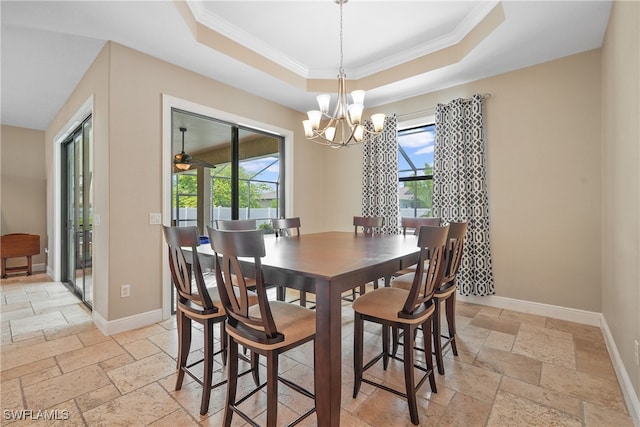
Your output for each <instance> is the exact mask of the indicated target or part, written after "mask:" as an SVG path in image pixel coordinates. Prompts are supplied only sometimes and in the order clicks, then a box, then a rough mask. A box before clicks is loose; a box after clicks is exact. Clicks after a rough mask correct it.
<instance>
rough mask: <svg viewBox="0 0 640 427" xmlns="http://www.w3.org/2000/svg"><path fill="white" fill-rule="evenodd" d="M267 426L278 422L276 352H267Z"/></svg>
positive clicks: (272, 426) (273, 425)
mask: <svg viewBox="0 0 640 427" xmlns="http://www.w3.org/2000/svg"><path fill="white" fill-rule="evenodd" d="M266 357H267V427H276V425H277V424H278V354H277V353H276V352H275V351H270V352H268V353H267V356H266Z"/></svg>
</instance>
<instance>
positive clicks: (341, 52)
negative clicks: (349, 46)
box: [339, 1, 344, 74]
mask: <svg viewBox="0 0 640 427" xmlns="http://www.w3.org/2000/svg"><path fill="white" fill-rule="evenodd" d="M342 3H343V2H342V1H341V2H340V70H339V71H340V74H342V73H344V68H343V63H342V60H343V45H342V38H343V37H342Z"/></svg>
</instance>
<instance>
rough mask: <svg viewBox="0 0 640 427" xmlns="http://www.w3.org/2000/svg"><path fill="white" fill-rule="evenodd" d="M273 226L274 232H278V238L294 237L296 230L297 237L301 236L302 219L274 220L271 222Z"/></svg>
mask: <svg viewBox="0 0 640 427" xmlns="http://www.w3.org/2000/svg"><path fill="white" fill-rule="evenodd" d="M271 225H272V226H273V228H274V230H276V237H280V236H293V235H294V234H293V233H294V230H295V235H296V236H299V235H300V218H299V217H295V218H278V219H275V218H273V219H272V220H271Z"/></svg>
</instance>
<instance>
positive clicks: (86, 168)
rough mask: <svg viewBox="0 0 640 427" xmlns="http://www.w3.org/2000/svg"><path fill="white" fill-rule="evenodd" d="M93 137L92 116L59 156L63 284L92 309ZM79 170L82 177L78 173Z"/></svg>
mask: <svg viewBox="0 0 640 427" xmlns="http://www.w3.org/2000/svg"><path fill="white" fill-rule="evenodd" d="M92 133H93V122H92V116H91V115H89V116H88V117H87V118H86V119H85V120H83V122H82V123H81V124H80V125H79V126H78V127H76V128H75V129H74V130H73V131H72V132H71V133H70V134H69V136H68V137H67V138H65V139H64V141H63V142H62V144H61V156H60V160H61V162H60V164H61V169H60V179H61V200H62V203H61V216H60V219H61V224H60V225H61V230H62V233H61V239H60V254H61V258H62V260H61V261H62V262H61V279H60V280H61V281H62V282H63V283H64V284H65V285H66V286H67V287H68V288H69V289H70V290H71V291H72V292H73V293H74V294H75V295H76V296H78V297H79V298H80V300H81V301H82V302H83V303H84V304H86V305H87V306H88V307H89V308H92V306H93V268H92V264H93V250H92V247H93V242H92V234H93V230H92V228H93V223H92V221H93V218H92V217H93V212H92V211H93V209H92V206H93V203H92V200H91V196H92V191H91V186H92V184H93V183H92V169H93V163H92V161H93V159H92V150H93V147H92V141H93V135H92ZM78 157H80V159H79V158H78ZM79 168H81V169H82V172H81V173H78V169H79ZM71 179H73V184H71V182H70V180H71ZM78 188H81V192H78V191H77V189H78ZM71 193H73V194H71ZM80 205H82V206H80ZM78 270H80V273H78ZM78 274H79V275H78ZM78 278H79V280H78Z"/></svg>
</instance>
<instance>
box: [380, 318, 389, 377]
mask: <svg viewBox="0 0 640 427" xmlns="http://www.w3.org/2000/svg"><path fill="white" fill-rule="evenodd" d="M390 329H391V327H390V326H385V325H382V369H384V370H385V371H386V370H387V367H388V366H389V330H390Z"/></svg>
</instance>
